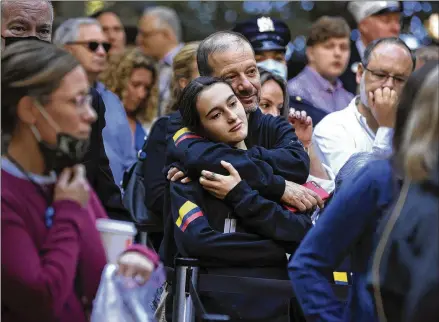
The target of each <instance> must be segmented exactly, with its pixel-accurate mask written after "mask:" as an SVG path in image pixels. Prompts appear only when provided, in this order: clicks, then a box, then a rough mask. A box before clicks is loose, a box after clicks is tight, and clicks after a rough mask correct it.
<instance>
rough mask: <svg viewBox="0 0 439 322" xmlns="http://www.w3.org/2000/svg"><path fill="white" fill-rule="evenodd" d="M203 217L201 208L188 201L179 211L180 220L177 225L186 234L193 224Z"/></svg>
mask: <svg viewBox="0 0 439 322" xmlns="http://www.w3.org/2000/svg"><path fill="white" fill-rule="evenodd" d="M201 216H203V212H202V211H201V209H200V207H198V206H197V205H196V204H194V203H193V202H190V201H189V200H188V201H186V202H185V203H184V204H183V206H181V207H180V209H179V210H178V219H177V221H176V222H175V224H176V225H177V226H178V227H179V228H180V229H181V231H183V232H184V231H185V230H186V228H187V226H188V225H189V224H190V223H191V222H193V221H194V220H195V219H197V218H198V217H201Z"/></svg>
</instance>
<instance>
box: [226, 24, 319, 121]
mask: <svg viewBox="0 0 439 322" xmlns="http://www.w3.org/2000/svg"><path fill="white" fill-rule="evenodd" d="M232 31H234V32H238V33H240V34H242V35H243V36H245V37H246V38H247V39H248V41H249V42H250V44H251V46H252V47H253V50H254V51H255V58H256V62H257V65H258V66H259V67H262V68H264V69H265V70H268V71H270V72H272V73H275V74H277V75H279V76H281V77H282V78H283V79H284V80H285V81H287V79H288V78H287V76H288V75H287V74H288V68H287V61H286V58H285V54H286V51H287V45H288V43H289V42H290V40H291V33H290V29H289V28H288V26H287V24H286V23H285V22H283V21H281V20H278V19H274V18H270V17H259V18H253V19H249V20H246V21H243V22H240V23H238V24H236V26H235V27H234V28H233V29H232ZM289 106H290V107H291V108H294V109H295V110H296V111H306V112H307V114H308V115H309V116H311V118H312V119H313V124H314V126H315V125H316V124H317V123H318V122H319V121H320V120H321V119H322V118H323V117H324V116H326V114H327V113H325V112H323V111H320V110H318V109H317V108H315V107H314V106H313V105H312V104H311V103H310V102H307V101H305V100H303V99H302V97H300V96H290V101H289Z"/></svg>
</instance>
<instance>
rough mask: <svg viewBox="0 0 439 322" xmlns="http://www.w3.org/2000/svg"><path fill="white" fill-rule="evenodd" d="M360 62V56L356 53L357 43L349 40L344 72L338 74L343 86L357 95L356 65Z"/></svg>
mask: <svg viewBox="0 0 439 322" xmlns="http://www.w3.org/2000/svg"><path fill="white" fill-rule="evenodd" d="M359 63H361V57H360V54H359V53H358V49H357V45H356V44H355V42H354V41H352V40H351V57H350V58H349V63H348V66H347V67H346V70H345V71H344V73H343V74H342V75H341V76H340V79H341V81H342V82H343V87H344V88H345V89H346V90H347V91H349V92H351V93H352V94H354V95H357V86H358V85H357V80H356V75H357V66H358V64H359Z"/></svg>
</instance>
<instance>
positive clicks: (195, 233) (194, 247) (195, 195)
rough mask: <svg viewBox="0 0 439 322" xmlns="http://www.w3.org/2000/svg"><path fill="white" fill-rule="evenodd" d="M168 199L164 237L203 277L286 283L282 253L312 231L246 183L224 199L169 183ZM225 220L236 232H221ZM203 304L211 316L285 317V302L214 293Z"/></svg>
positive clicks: (301, 217) (301, 216)
mask: <svg viewBox="0 0 439 322" xmlns="http://www.w3.org/2000/svg"><path fill="white" fill-rule="evenodd" d="M170 197H171V198H170V200H171V212H172V222H173V225H172V228H171V229H172V231H169V232H168V231H166V232H165V235H168V234H174V238H175V242H176V244H177V249H178V252H179V253H180V254H181V255H182V256H184V257H194V258H197V259H199V261H200V264H201V267H202V268H203V270H204V271H205V272H207V273H212V274H219V275H232V276H243V277H259V278H273V279H287V273H286V255H285V253H286V252H287V253H293V252H294V251H295V249H296V248H297V246H298V245H299V243H300V241H301V240H302V239H303V237H304V236H305V234H306V232H307V231H308V230H309V229H310V228H311V227H312V222H311V219H310V217H309V216H308V215H305V214H294V213H292V212H290V211H288V210H286V209H284V208H282V207H281V206H280V205H278V204H277V203H275V202H272V201H269V200H267V199H265V198H262V197H261V196H260V195H259V194H258V193H257V191H255V190H252V189H251V188H250V187H249V185H248V184H247V183H246V182H245V181H241V182H240V183H239V184H238V185H237V186H235V188H234V189H232V190H231V191H230V192H229V194H228V195H227V196H226V198H225V199H224V200H219V199H217V198H215V197H213V196H211V195H210V194H209V193H208V192H207V191H205V190H204V189H203V187H202V186H201V185H200V184H199V183H198V182H196V181H193V182H191V183H189V184H182V183H180V182H176V183H171V184H170ZM230 220H231V222H232V226H233V223H236V229H232V230H229V229H228V228H226V227H228V226H227V223H228V221H230ZM203 302H204V305H205V306H206V308H207V309H208V311H210V312H215V313H221V314H228V315H231V316H232V317H234V318H235V319H237V318H238V317H239V318H241V319H258V320H260V321H270V318H272V317H274V316H278V315H279V313H280V314H281V315H287V314H286V312H287V311H288V303H289V300H288V299H285V298H284V299H282V298H279V299H276V298H267V297H264V295H263V294H248V295H247V294H246V295H245V296H243V295H231V294H225V295H224V294H223V295H221V294H217V293H215V294H208V295H206V296H203ZM282 307H283V308H284V309H282ZM235 319H233V321H235Z"/></svg>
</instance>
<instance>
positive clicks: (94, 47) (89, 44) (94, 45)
mask: <svg viewBox="0 0 439 322" xmlns="http://www.w3.org/2000/svg"><path fill="white" fill-rule="evenodd" d="M67 45H86V46H87V48H88V49H89V50H90V51H93V52H95V51H96V50H98V48H99V46H102V48H104V50H105V52H106V53H108V52H109V51H110V49H111V44H110V43H109V42H97V41H72V42H68V43H67Z"/></svg>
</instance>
